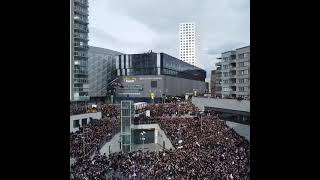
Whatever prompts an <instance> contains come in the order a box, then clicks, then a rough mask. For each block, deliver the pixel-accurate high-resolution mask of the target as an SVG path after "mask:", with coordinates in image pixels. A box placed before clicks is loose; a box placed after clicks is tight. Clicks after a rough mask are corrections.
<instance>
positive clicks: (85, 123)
mask: <svg viewBox="0 0 320 180" xmlns="http://www.w3.org/2000/svg"><path fill="white" fill-rule="evenodd" d="M81 124H82V126H85V125H87V124H88V122H87V118H84V119H82V123H81Z"/></svg>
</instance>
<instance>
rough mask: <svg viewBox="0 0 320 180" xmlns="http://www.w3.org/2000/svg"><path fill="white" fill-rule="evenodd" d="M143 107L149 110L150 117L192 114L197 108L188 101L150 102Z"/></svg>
mask: <svg viewBox="0 0 320 180" xmlns="http://www.w3.org/2000/svg"><path fill="white" fill-rule="evenodd" d="M145 109H146V110H150V115H151V117H158V116H172V115H185V114H189V113H190V114H192V113H194V112H196V111H198V110H199V109H198V108H197V107H195V106H194V105H193V104H192V103H191V102H190V101H184V102H181V103H177V102H174V103H165V104H150V105H148V106H147V107H146V108H145Z"/></svg>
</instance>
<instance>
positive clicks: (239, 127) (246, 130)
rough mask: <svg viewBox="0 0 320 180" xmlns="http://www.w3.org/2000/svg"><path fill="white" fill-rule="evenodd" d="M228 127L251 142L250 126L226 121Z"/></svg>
mask: <svg viewBox="0 0 320 180" xmlns="http://www.w3.org/2000/svg"><path fill="white" fill-rule="evenodd" d="M226 123H227V125H228V126H229V127H231V128H233V129H234V130H235V131H236V132H237V133H238V134H239V135H241V136H243V137H244V138H245V139H247V140H248V141H249V142H250V125H245V124H239V123H235V122H231V121H226Z"/></svg>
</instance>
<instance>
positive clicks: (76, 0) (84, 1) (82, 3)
mask: <svg viewBox="0 0 320 180" xmlns="http://www.w3.org/2000/svg"><path fill="white" fill-rule="evenodd" d="M74 3H75V4H77V5H80V6H83V7H89V6H88V1H87V0H74Z"/></svg>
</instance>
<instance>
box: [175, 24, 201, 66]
mask: <svg viewBox="0 0 320 180" xmlns="http://www.w3.org/2000/svg"><path fill="white" fill-rule="evenodd" d="M179 28H180V29H179V40H180V59H181V60H182V61H183V62H187V63H189V64H192V65H194V66H198V48H199V47H198V46H199V42H198V40H199V38H197V37H198V34H199V33H197V30H196V25H195V23H180V27H179Z"/></svg>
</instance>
